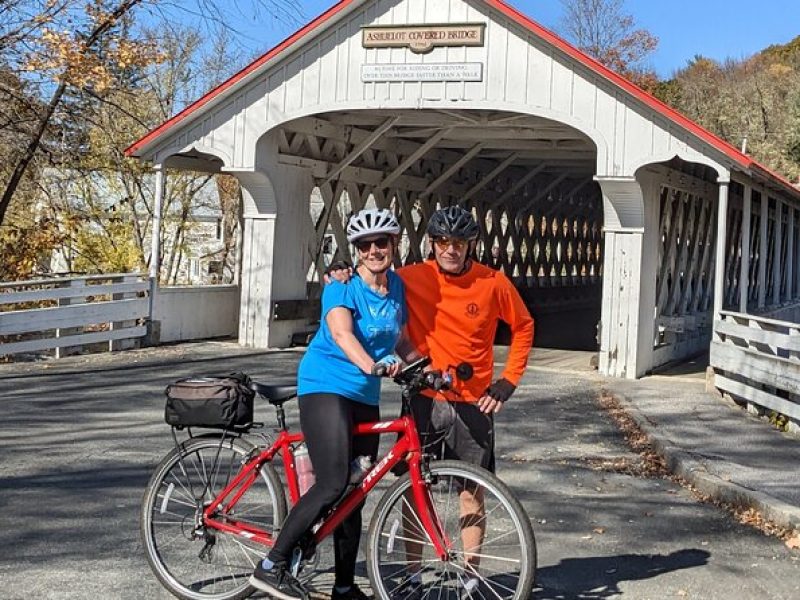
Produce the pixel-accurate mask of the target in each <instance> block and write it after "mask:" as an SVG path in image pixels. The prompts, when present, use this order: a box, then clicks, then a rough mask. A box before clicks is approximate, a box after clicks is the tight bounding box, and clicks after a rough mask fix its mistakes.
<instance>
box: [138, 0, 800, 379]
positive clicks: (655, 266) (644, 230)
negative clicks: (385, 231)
mask: <svg viewBox="0 0 800 600" xmlns="http://www.w3.org/2000/svg"><path fill="white" fill-rule="evenodd" d="M128 154H129V155H131V156H135V157H139V158H141V159H144V160H147V161H149V162H151V163H152V164H153V165H154V166H155V168H156V170H157V172H158V173H159V177H158V181H159V183H160V185H158V186H157V192H156V195H157V198H156V202H157V206H159V205H160V202H161V195H162V193H163V182H164V177H166V176H167V172H168V170H170V169H189V170H194V171H205V172H214V173H216V172H222V173H228V174H231V175H233V176H235V177H236V178H237V179H238V180H239V182H240V183H241V186H242V190H243V196H244V223H243V232H244V235H243V257H242V258H243V262H242V272H241V310H240V326H239V340H240V343H242V344H244V345H248V346H254V347H268V346H272V347H276V346H286V345H288V344H289V342H290V339H291V336H292V334H293V333H295V332H296V331H298V330H301V329H305V328H307V325H308V323H307V321H306V320H305V319H304V318H302V314H300V313H296V314H293V313H292V311H286V310H281V307H284V308H285V307H286V306H287V301H297V300H304V299H306V298H307V297H308V286H307V281H308V280H309V274H310V273H313V272H315V271H316V272H317V274H318V273H319V271H320V270H321V269H323V268H324V261H325V259H326V257H327V258H328V259H329V258H331V254H325V251H330V252H331V253H338V254H348V253H349V248H348V245H347V243H346V239H345V234H344V223H345V219H346V216H347V214H348V213H349V212H350V211H352V210H356V209H359V208H361V207H363V206H365V205H366V206H380V207H389V208H391V209H392V210H394V211H395V212H396V214H397V215H398V217H399V219H400V221H401V223H402V226H403V241H404V246H403V248H404V252H403V256H402V261H403V262H412V261H418V260H420V259H422V258H423V257H424V255H425V254H426V241H425V239H424V226H425V223H426V220H427V218H428V216H429V215H430V214H431V212H432V211H433V210H435V209H436V208H438V207H439V206H442V205H450V204H454V203H460V204H462V205H464V206H466V207H468V208H470V209H471V210H472V211H473V212H474V214H475V216H476V217H477V219H478V222H479V224H480V226H481V237H480V242H479V245H478V255H479V256H478V258H479V260H480V261H481V262H484V263H486V264H490V265H493V266H495V267H496V268H500V269H503V270H504V271H505V272H506V273H507V274H508V275H509V276H510V277H511V278H512V279H513V281H514V282H515V284H516V285H517V286H518V288H519V289H520V291H521V292H522V294H523V297H524V298H525V299H526V301H527V302H528V305H529V307H530V308H531V312H532V313H533V315H534V317H536V319H537V322H538V325H537V334H538V340H539V342H543V341H550V342H553V343H557V344H559V345H560V346H562V347H564V346H567V347H569V345H570V344H574V345H575V346H576V347H578V346H585V344H586V340H587V339H589V340H594V338H595V335H596V333H597V332H598V331H599V336H598V337H599V345H600V370H601V371H602V372H603V373H605V374H609V375H614V376H619V377H629V378H631V377H638V376H641V375H642V374H644V373H646V372H648V371H650V370H652V369H653V368H655V367H657V366H659V365H663V364H666V363H669V362H673V361H675V360H678V359H681V358H684V357H688V356H691V355H694V354H697V353H698V352H702V351H704V350H705V349H707V348H708V347H709V343H710V342H711V338H712V325H713V322H714V316H715V315H717V316H718V315H719V314H720V311H721V310H723V309H726V308H733V309H735V310H737V311H741V312H748V311H753V310H758V311H761V312H764V311H769V310H771V309H776V308H778V307H780V306H784V305H787V304H791V303H792V302H794V301H795V299H796V298H797V296H798V295H799V294H800V285H799V281H800V269H798V268H796V267H795V266H794V265H795V264H797V262H798V261H797V260H795V259H796V258H798V252H800V239H798V238H800V236H798V235H795V231H796V230H797V226H798V218H799V217H800V215H799V214H798V211H797V208H798V201H799V200H800V192H798V190H797V189H795V188H794V187H793V186H792V185H791V184H790V183H788V182H787V181H785V180H783V179H781V178H780V177H779V176H777V175H775V174H774V173H771V172H770V171H768V170H767V169H766V168H764V167H762V166H760V165H758V164H757V163H755V162H754V161H753V160H752V159H750V158H749V157H748V156H746V155H744V154H742V153H741V152H739V151H738V150H737V149H736V148H734V147H732V146H730V145H729V144H727V143H726V142H724V141H722V140H720V139H719V138H717V137H715V136H714V135H712V134H711V133H709V132H708V131H706V130H704V129H702V128H701V127H699V126H698V125H697V124H695V123H693V122H692V121H690V120H688V119H687V118H685V117H683V116H682V115H680V114H678V113H677V112H675V111H674V110H672V109H670V108H669V107H667V106H665V105H664V104H662V103H661V102H659V101H658V100H656V99H655V98H653V97H652V96H650V95H648V94H647V93H645V92H643V91H642V90H640V89H639V88H637V87H636V86H634V85H632V84H631V83H630V82H628V81H627V80H625V79H624V78H622V77H620V76H619V75H617V74H616V73H614V72H612V71H610V70H608V69H607V68H605V67H604V66H602V65H601V64H599V63H597V62H596V61H594V60H593V59H591V58H590V57H588V56H586V55H585V54H583V53H581V52H580V51H578V50H577V49H575V48H574V47H572V46H570V45H569V44H568V43H566V42H565V41H564V40H562V39H560V38H559V37H557V36H556V35H554V34H553V33H551V32H550V31H548V30H547V29H545V28H543V27H541V26H540V25H538V24H537V23H535V22H534V21H532V20H531V19H529V18H528V17H526V16H525V15H523V14H521V13H520V12H518V11H517V10H515V9H514V8H512V7H511V6H510V5H509V4H507V3H505V2H503V1H501V0H436V1H434V0H342V1H341V2H339V3H338V4H336V5H335V6H333V7H332V8H331V9H330V10H328V11H327V12H326V13H324V14H323V15H321V16H320V17H318V18H317V19H315V20H314V21H313V22H311V23H309V24H308V25H306V26H305V27H303V28H302V29H300V30H299V31H298V32H297V33H295V34H294V35H292V36H291V37H290V38H288V39H287V40H285V41H284V42H282V43H281V44H280V45H278V46H277V47H276V48H274V49H273V50H271V51H269V52H268V53H266V54H265V55H264V56H262V57H260V58H259V59H257V60H256V61H255V62H253V63H252V64H250V65H249V66H248V67H246V68H245V69H244V70H242V71H241V72H240V73H238V74H236V75H235V76H233V77H232V78H231V79H229V80H228V81H226V82H224V83H223V84H222V85H220V86H219V87H217V88H216V89H214V90H212V91H210V92H209V93H208V94H206V95H205V96H203V97H202V98H200V99H199V100H197V101H196V102H195V103H193V104H192V105H191V106H189V107H188V108H186V109H185V110H184V111H183V112H181V113H180V114H178V115H176V116H175V117H173V118H172V119H170V120H169V121H167V122H165V123H164V124H163V125H161V126H160V127H158V128H157V129H156V130H154V131H152V132H151V133H149V134H148V135H147V136H145V137H144V138H142V139H141V140H139V141H138V142H136V143H135V144H133V145H132V146H131V147H130V148H129V149H128ZM314 198H317V199H319V201H318V202H316V203H315V202H314V200H313V199H314ZM718 231H723V232H726V231H727V235H723V236H718V235H717V232H718ZM154 262H155V261H154ZM155 268H157V267H156V265H155V264H154V265H153V269H155ZM155 273H156V271H155V270H154V271H153V272H151V276H155ZM295 317H297V318H295ZM598 321H600V322H601V325H600V326H599V328H596V325H597V322H598ZM548 337H549V338H550V340H547V338H548ZM543 338H544V339H543Z"/></svg>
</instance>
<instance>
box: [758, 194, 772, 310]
mask: <svg viewBox="0 0 800 600" xmlns="http://www.w3.org/2000/svg"><path fill="white" fill-rule="evenodd" d="M759 195H760V196H761V226H760V227H759V229H760V230H761V231H760V233H761V239H760V240H759V244H758V247H759V252H758V308H764V306H765V304H766V300H767V235H768V233H767V224H768V223H769V196H768V195H767V192H766V190H763V189H762V190H760V191H759Z"/></svg>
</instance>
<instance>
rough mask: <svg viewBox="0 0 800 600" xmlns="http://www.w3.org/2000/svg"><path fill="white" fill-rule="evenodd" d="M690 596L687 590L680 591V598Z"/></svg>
mask: <svg viewBox="0 0 800 600" xmlns="http://www.w3.org/2000/svg"><path fill="white" fill-rule="evenodd" d="M688 595H689V592H687V591H686V590H678V596H684V597H685V596H688Z"/></svg>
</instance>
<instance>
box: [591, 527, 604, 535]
mask: <svg viewBox="0 0 800 600" xmlns="http://www.w3.org/2000/svg"><path fill="white" fill-rule="evenodd" d="M592 531H594V532H595V533H600V534H603V533H605V532H606V528H605V527H595V528H594V529H592Z"/></svg>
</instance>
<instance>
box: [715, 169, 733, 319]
mask: <svg viewBox="0 0 800 600" xmlns="http://www.w3.org/2000/svg"><path fill="white" fill-rule="evenodd" d="M729 185H730V182H728V181H725V180H723V181H720V182H719V203H718V204H717V256H716V264H715V265H714V316H713V320H714V321H716V320H717V319H719V318H721V317H720V313H721V312H722V299H723V296H724V291H725V239H726V236H727V231H728V186H729Z"/></svg>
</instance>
